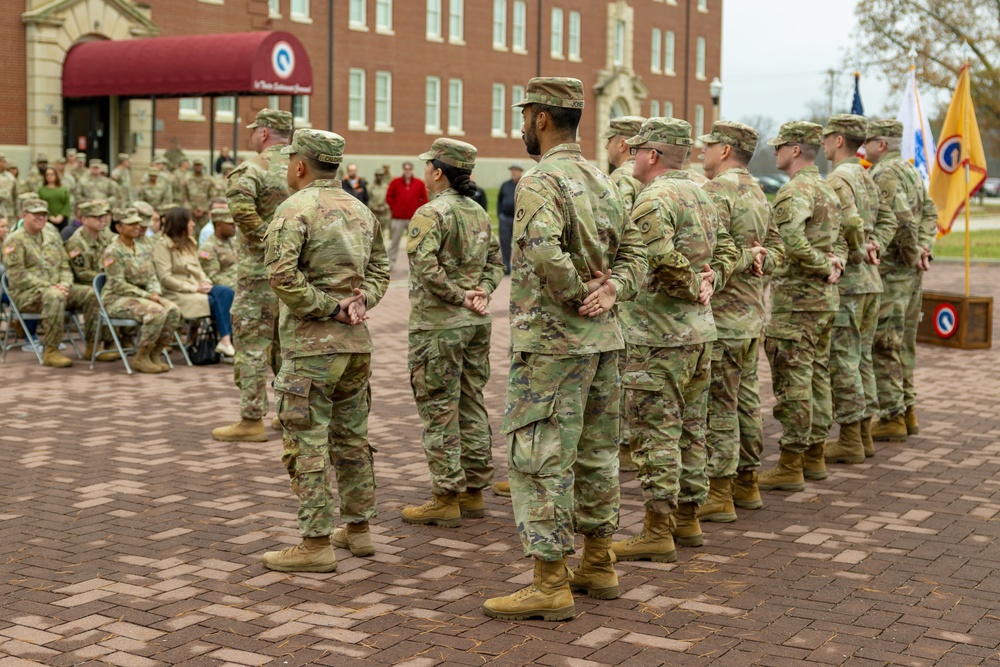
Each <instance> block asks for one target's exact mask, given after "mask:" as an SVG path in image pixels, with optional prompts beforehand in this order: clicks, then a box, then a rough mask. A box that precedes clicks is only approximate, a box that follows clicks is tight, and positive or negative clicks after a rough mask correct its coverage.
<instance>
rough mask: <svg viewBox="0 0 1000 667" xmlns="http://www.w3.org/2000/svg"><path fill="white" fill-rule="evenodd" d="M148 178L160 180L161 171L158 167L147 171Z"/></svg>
mask: <svg viewBox="0 0 1000 667" xmlns="http://www.w3.org/2000/svg"><path fill="white" fill-rule="evenodd" d="M146 176H149V177H150V178H159V176H160V170H159V169H157V168H156V167H150V168H149V169H147V170H146Z"/></svg>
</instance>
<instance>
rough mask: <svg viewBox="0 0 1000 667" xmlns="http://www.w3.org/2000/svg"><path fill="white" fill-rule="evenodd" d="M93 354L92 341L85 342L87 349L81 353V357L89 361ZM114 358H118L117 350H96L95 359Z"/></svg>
mask: <svg viewBox="0 0 1000 667" xmlns="http://www.w3.org/2000/svg"><path fill="white" fill-rule="evenodd" d="M93 356H94V343H93V342H90V343H87V349H86V351H84V353H83V358H84V359H86V360H87V361H90V359H91V357H93ZM116 359H118V352H116V351H115V350H102V351H101V352H98V353H97V357H95V361H115V360H116Z"/></svg>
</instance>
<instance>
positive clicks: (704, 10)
mask: <svg viewBox="0 0 1000 667" xmlns="http://www.w3.org/2000/svg"><path fill="white" fill-rule="evenodd" d="M202 2H204V0H202ZM698 13H699V14H707V13H708V7H705V8H704V9H702V8H701V7H699V8H698Z"/></svg>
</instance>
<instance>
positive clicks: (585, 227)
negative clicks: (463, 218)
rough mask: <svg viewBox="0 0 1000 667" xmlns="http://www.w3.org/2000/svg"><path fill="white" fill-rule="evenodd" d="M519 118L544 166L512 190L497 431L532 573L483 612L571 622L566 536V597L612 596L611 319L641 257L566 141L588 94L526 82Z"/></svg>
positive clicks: (602, 182)
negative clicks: (505, 360)
mask: <svg viewBox="0 0 1000 667" xmlns="http://www.w3.org/2000/svg"><path fill="white" fill-rule="evenodd" d="M515 106H520V107H521V108H522V109H521V115H522V119H523V123H524V125H523V128H522V134H523V138H524V142H525V146H526V148H527V152H528V154H530V155H538V154H540V155H542V158H541V161H540V162H539V163H538V165H537V166H536V167H534V168H533V169H532V170H530V171H529V172H528V173H526V174H525V175H524V176H522V177H521V181H520V183H519V185H518V188H517V203H516V212H515V214H514V230H513V247H512V252H511V290H510V321H511V347H512V351H513V358H512V359H511V368H510V374H509V377H508V382H507V408H506V411H505V414H504V419H503V432H504V433H505V434H506V435H507V456H508V465H509V467H510V488H511V495H512V497H513V504H514V518H515V523H516V525H517V528H518V533H519V534H520V537H521V544H522V545H523V547H524V551H525V553H526V554H527V555H529V556H531V557H532V558H534V561H535V567H534V577H533V580H532V584H531V585H529V586H528V587H526V588H524V589H522V590H520V591H517V592H516V593H514V594H512V595H508V596H505V597H500V598H493V599H490V600H487V601H486V603H485V604H484V605H483V611H484V612H485V613H486V614H487V615H488V616H492V617H494V618H504V619H526V618H532V617H541V618H543V619H545V620H563V619H568V618H572V617H573V616H574V615H575V613H576V607H575V605H574V603H573V594H572V591H571V589H570V574H569V570H568V569H567V567H566V556H567V555H569V554H571V553H573V551H574V547H573V533H574V530H575V531H576V532H578V533H582V534H583V535H584V536H585V541H584V555H583V559H582V563H581V565H580V567H579V568H577V569H576V570H574V574H573V577H572V578H573V586H574V587H577V588H578V589H583V590H586V591H587V592H588V594H589V595H592V596H594V597H598V598H603V599H608V598H614V597H617V595H618V577H617V575H616V573H615V570H614V566H613V565H612V555H611V537H612V535H613V534H614V532H615V530H617V526H618V515H619V486H618V456H617V451H616V449H617V448H616V445H615V441H616V432H617V430H618V409H619V386H618V377H617V376H618V354H619V351H620V350H621V349H622V348H623V347H624V340H623V339H622V334H621V330H620V328H619V326H618V319H617V317H616V315H615V312H614V310H613V307H614V303H615V301H616V299H623V300H627V299H632V298H634V297H635V294H636V289H637V285H638V281H639V279H640V276H642V275H643V274H644V272H645V268H646V263H645V252H644V249H643V246H642V241H641V239H640V238H639V233H638V231H637V230H636V229H635V227H634V226H632V225H631V224H630V223H629V221H628V218H627V216H626V214H625V208H624V206H623V204H622V201H621V197H620V196H619V195H618V192H617V188H616V187H615V185H614V184H613V183H612V182H611V180H610V179H609V178H608V177H607V176H606V175H605V174H604V173H602V172H601V171H600V170H599V169H597V168H596V167H594V166H593V165H592V164H590V162H588V161H587V160H586V159H585V158H584V156H583V154H582V153H581V151H580V146H579V145H578V144H577V143H575V142H576V134H577V128H578V125H579V122H580V116H581V114H582V110H583V106H584V92H583V84H582V83H581V82H580V81H579V80H578V79H570V78H543V77H539V78H534V79H532V80H531V81H529V82H528V85H527V89H526V97H525V99H524V100H521V101H520V102H518V104H517V105H515ZM571 194H572V196H570V195H571Z"/></svg>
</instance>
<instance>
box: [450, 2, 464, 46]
mask: <svg viewBox="0 0 1000 667" xmlns="http://www.w3.org/2000/svg"><path fill="white" fill-rule="evenodd" d="M448 41H449V42H451V43H452V44H465V0H450V2H449V3H448Z"/></svg>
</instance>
